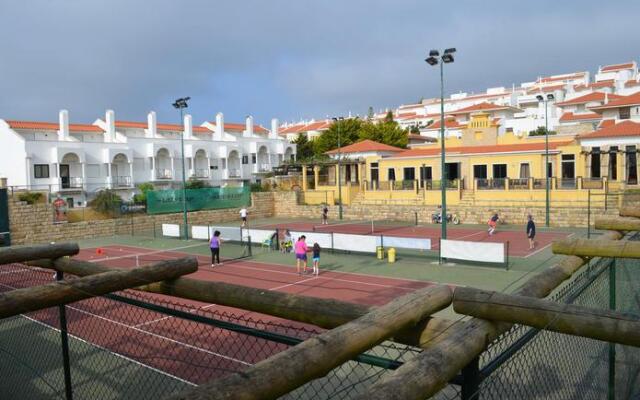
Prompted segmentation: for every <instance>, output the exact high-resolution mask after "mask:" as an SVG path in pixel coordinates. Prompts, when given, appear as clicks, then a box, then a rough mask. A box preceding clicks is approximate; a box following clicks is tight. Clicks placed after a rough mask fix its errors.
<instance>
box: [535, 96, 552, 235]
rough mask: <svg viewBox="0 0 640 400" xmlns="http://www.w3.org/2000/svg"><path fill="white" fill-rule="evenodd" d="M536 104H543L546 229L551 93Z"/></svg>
mask: <svg viewBox="0 0 640 400" xmlns="http://www.w3.org/2000/svg"><path fill="white" fill-rule="evenodd" d="M536 99H538V102H540V103H543V102H544V163H545V166H544V174H545V183H546V185H545V195H546V203H545V208H546V213H545V217H544V224H545V226H546V227H547V228H548V227H549V205H550V200H549V115H548V112H549V107H548V106H549V102H550V101H553V99H554V97H553V94H552V93H549V94H547V97H546V98H545V97H543V96H542V95H541V94H539V95H537V96H536Z"/></svg>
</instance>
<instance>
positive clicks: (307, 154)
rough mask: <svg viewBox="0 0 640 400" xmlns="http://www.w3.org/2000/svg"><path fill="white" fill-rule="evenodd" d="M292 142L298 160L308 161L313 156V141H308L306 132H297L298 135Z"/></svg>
mask: <svg viewBox="0 0 640 400" xmlns="http://www.w3.org/2000/svg"><path fill="white" fill-rule="evenodd" d="M293 143H294V144H295V145H296V153H297V154H296V157H297V159H298V161H308V160H310V159H312V158H313V143H311V142H310V141H309V138H308V137H307V135H306V134H304V133H300V134H298V137H297V138H296V140H294V141H293Z"/></svg>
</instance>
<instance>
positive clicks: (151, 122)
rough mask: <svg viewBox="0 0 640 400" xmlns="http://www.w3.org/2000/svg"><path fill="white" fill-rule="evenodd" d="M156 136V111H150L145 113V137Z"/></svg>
mask: <svg viewBox="0 0 640 400" xmlns="http://www.w3.org/2000/svg"><path fill="white" fill-rule="evenodd" d="M157 136H158V120H157V118H156V112H155V111H151V112H149V114H147V137H150V138H154V137H157Z"/></svg>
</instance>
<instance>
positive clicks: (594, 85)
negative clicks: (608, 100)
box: [573, 79, 616, 91]
mask: <svg viewBox="0 0 640 400" xmlns="http://www.w3.org/2000/svg"><path fill="white" fill-rule="evenodd" d="M615 84H616V83H615V81H614V80H613V79H608V80H606V81H600V82H593V83H589V84H588V85H582V84H581V85H574V86H573V89H574V90H576V91H581V90H587V89H600V88H606V87H613V86H615Z"/></svg>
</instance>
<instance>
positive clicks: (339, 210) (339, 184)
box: [334, 118, 342, 219]
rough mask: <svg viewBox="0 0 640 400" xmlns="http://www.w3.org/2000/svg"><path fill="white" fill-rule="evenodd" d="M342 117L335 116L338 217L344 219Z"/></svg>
mask: <svg viewBox="0 0 640 400" xmlns="http://www.w3.org/2000/svg"><path fill="white" fill-rule="evenodd" d="M341 119H342V118H334V120H335V122H336V130H337V131H338V218H339V219H342V171H341V168H340V164H341V163H340V161H341V158H342V152H341V149H340V147H341V146H342V145H341V143H340V124H339V123H338V121H339V120H341Z"/></svg>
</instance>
